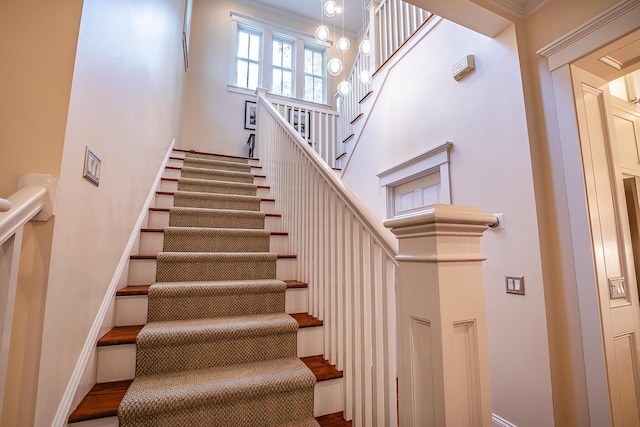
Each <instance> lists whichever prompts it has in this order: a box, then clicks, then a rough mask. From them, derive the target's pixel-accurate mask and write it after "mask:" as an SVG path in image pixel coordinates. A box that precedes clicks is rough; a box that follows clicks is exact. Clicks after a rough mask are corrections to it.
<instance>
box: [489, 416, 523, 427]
mask: <svg viewBox="0 0 640 427" xmlns="http://www.w3.org/2000/svg"><path fill="white" fill-rule="evenodd" d="M491 421H493V427H518V426H516V425H515V424H512V423H510V422H509V421H507V420H505V419H504V418H502V417H500V416H498V415H496V414H492V416H491Z"/></svg>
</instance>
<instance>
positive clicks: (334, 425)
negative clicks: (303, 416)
mask: <svg viewBox="0 0 640 427" xmlns="http://www.w3.org/2000/svg"><path fill="white" fill-rule="evenodd" d="M316 421H317V422H318V424H320V426H321V427H351V426H352V422H351V421H345V419H344V413H342V412H336V413H335V414H327V415H323V416H321V417H316Z"/></svg>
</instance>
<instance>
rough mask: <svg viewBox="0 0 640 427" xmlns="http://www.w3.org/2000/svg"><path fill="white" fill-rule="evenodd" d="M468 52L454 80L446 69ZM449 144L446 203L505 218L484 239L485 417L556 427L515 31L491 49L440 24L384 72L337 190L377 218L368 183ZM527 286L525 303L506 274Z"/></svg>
mask: <svg viewBox="0 0 640 427" xmlns="http://www.w3.org/2000/svg"><path fill="white" fill-rule="evenodd" d="M468 54H473V55H475V60H476V70H475V72H473V73H472V74H470V75H469V76H468V77H466V78H465V79H464V80H462V81H461V82H456V81H455V80H454V79H453V77H452V72H451V67H452V66H453V64H455V63H456V62H458V61H459V60H460V59H462V58H463V57H464V56H465V55H468ZM445 141H451V142H453V149H452V152H451V160H450V162H451V163H450V166H451V195H452V202H453V203H454V204H459V205H472V206H477V207H479V208H480V209H482V210H483V211H485V212H488V213H499V212H501V213H504V219H505V224H506V228H505V229H504V230H502V231H500V232H495V231H488V232H487V233H486V234H485V237H483V252H484V253H485V254H486V255H487V256H488V260H487V261H486V263H485V265H484V279H485V297H486V308H487V320H488V334H489V350H490V363H491V386H492V399H493V412H494V413H496V414H499V415H500V416H501V417H502V418H504V419H507V420H509V421H510V422H512V423H514V424H516V425H518V426H520V427H526V426H531V427H538V426H551V425H553V422H554V421H553V409H552V396H551V378H550V367H549V349H548V337H547V324H546V314H545V300H544V292H543V283H542V266H541V259H540V246H539V242H538V226H537V218H536V203H535V197H534V189H533V178H532V167H531V158H530V152H529V139H528V133H527V125H526V117H525V109H524V100H523V88H522V83H521V80H520V68H519V59H518V53H517V47H516V39H515V30H514V27H513V26H511V27H509V28H508V29H506V30H505V31H503V32H502V33H500V34H499V35H498V36H496V37H495V38H494V39H490V38H487V37H485V36H482V35H480V34H478V33H475V32H473V31H471V30H468V29H465V28H463V27H461V26H459V25H456V24H453V23H451V22H449V21H444V20H443V21H442V22H440V23H439V24H438V25H437V26H436V27H435V28H434V29H433V30H432V31H431V33H430V34H428V35H427V36H426V37H425V38H424V39H423V40H422V41H421V42H420V43H419V44H418V45H417V46H416V47H415V48H414V49H413V50H412V51H411V52H410V53H409V54H407V55H406V56H405V58H404V59H403V60H402V61H400V62H399V63H398V64H397V65H396V66H395V68H394V69H393V70H391V72H390V74H389V76H388V78H387V81H386V83H385V85H384V87H383V88H382V91H381V93H380V94H379V98H378V100H377V101H376V106H375V107H374V109H373V111H372V113H371V117H370V118H369V120H368V122H367V126H366V128H365V129H364V131H363V134H362V137H361V139H360V141H359V143H358V145H357V146H356V148H355V150H354V152H353V156H352V158H351V160H350V163H349V165H348V167H347V169H346V170H345V174H344V180H345V181H346V182H347V184H349V186H350V187H351V188H352V189H353V190H354V191H355V192H356V193H357V194H358V195H359V196H360V197H361V198H362V199H363V201H364V202H365V203H366V204H368V205H369V206H370V207H371V208H372V209H373V210H374V211H375V212H377V213H378V215H379V216H380V217H381V218H384V215H385V200H384V194H383V191H382V188H380V186H379V182H378V178H377V177H376V174H378V173H380V172H381V171H384V170H386V169H388V168H390V167H392V166H394V165H397V164H399V163H401V162H403V161H405V160H408V159H411V158H412V157H414V156H416V155H418V154H421V153H423V152H425V151H427V150H428V149H430V148H432V147H435V146H437V145H439V144H441V143H443V142H445ZM505 274H519V275H524V276H525V283H526V291H527V294H526V296H524V297H522V296H515V295H507V294H506V293H505V285H504V275H505Z"/></svg>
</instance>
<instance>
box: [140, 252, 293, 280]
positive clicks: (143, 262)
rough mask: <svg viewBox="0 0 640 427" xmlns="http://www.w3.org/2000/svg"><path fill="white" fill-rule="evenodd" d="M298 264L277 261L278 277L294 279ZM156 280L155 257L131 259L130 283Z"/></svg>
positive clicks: (281, 260)
mask: <svg viewBox="0 0 640 427" xmlns="http://www.w3.org/2000/svg"><path fill="white" fill-rule="evenodd" d="M297 270H298V264H297V262H296V259H295V258H284V259H279V260H277V261H276V279H278V280H292V279H296V278H297V277H298V271H297ZM155 281H156V260H155V259H132V260H130V261H129V285H130V286H134V285H150V284H151V283H154V282H155Z"/></svg>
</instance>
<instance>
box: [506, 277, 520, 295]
mask: <svg viewBox="0 0 640 427" xmlns="http://www.w3.org/2000/svg"><path fill="white" fill-rule="evenodd" d="M504 278H505V286H506V288H507V293H508V294H516V295H524V276H516V275H513V274H507V275H506V276H504Z"/></svg>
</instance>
